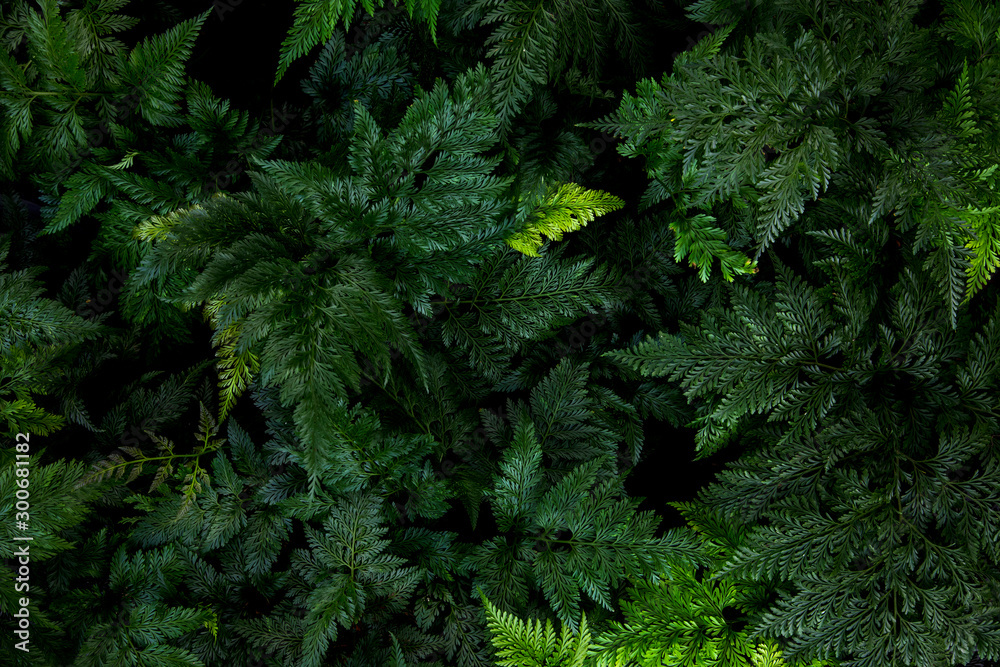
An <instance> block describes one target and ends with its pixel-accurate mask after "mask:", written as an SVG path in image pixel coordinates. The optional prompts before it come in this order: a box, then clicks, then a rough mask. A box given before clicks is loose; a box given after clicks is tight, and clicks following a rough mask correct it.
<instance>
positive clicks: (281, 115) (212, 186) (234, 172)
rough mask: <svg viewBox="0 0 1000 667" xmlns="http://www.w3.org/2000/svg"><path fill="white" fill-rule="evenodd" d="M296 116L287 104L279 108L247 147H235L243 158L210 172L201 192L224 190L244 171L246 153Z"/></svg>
mask: <svg viewBox="0 0 1000 667" xmlns="http://www.w3.org/2000/svg"><path fill="white" fill-rule="evenodd" d="M298 117H299V114H298V113H296V112H294V111H289V110H288V108H287V106H286V107H284V108H282V109H279V110H278V111H277V112H276V113H273V114H272V116H271V124H270V126H269V127H265V128H264V129H263V130H261V131H260V132H259V133H258V134H257V136H255V137H254V138H253V141H252V142H251V143H250V145H249V146H248V147H246V146H241V147H239V148H238V149H236V153H237V154H238V155H239V157H240V158H243V159H242V160H240V159H238V158H233V159H232V160H230V161H229V162H227V163H226V166H225V167H224V168H223V169H222V170H221V171H213V172H210V173H209V175H208V180H206V181H205V183H204V184H203V185H202V192H203V193H204V194H205V195H206V196H211V195H214V194H215V193H216V192H218V191H219V190H224V189H225V188H228V187H229V186H230V185H232V183H233V181H234V180H235V179H236V177H237V176H239V175H240V174H242V173H243V172H244V171H246V167H245V166H244V165H243V163H244V162H246V161H247V154H248V153H249V152H251V151H255V150H257V149H258V148H260V147H261V146H263V145H264V143H265V142H267V141H270V139H271V138H272V137H274V135H276V134H280V133H281V132H284V131H285V129H286V128H287V127H288V124H289V123H291V122H292V121H293V120H295V119H296V118H298ZM275 120H278V121H279V122H278V124H275Z"/></svg>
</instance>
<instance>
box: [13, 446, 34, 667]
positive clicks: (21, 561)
mask: <svg viewBox="0 0 1000 667" xmlns="http://www.w3.org/2000/svg"><path fill="white" fill-rule="evenodd" d="M30 439H31V438H30V436H29V435H28V434H27V433H18V434H17V436H16V440H17V442H16V444H15V445H14V450H15V451H16V452H17V454H15V456H14V459H15V460H14V465H15V468H14V476H15V478H16V482H15V484H16V485H17V487H18V488H17V489H16V490H15V491H14V497H15V498H17V500H16V501H15V503H14V510H15V511H14V527H15V529H16V530H17V531H18V532H20V533H21V534H20V535H15V536H14V540H16V541H17V542H24V544H19V545H18V546H17V549H16V550H15V551H14V556H15V557H17V570H16V572H15V574H17V576H16V577H15V578H14V591H15V592H16V593H28V592H30V591H31V585H30V583H29V581H30V574H31V568H30V567H29V565H30V563H31V553H30V549H29V545H28V544H26V543H27V542H30V541H31V540H32V537H31V536H30V535H25V534H24V533H26V532H27V530H28V528H29V526H30V524H31V514H30V513H29V510H30V509H31V504H30V503H29V502H28V501H29V499H30V498H31V493H30V491H29V489H28V487H29V486H30V484H31V482H30V475H31V470H30V467H29V466H30V462H31V460H30V454H29V441H30ZM30 604H31V598H29V597H22V598H18V600H17V611H15V612H14V614H13V616H14V618H16V619H17V627H16V628H15V630H14V635H15V636H16V637H17V639H20V640H21V641H19V642H15V643H14V646H15V648H17V650H19V651H24V652H25V653H28V652H29V649H28V643H29V642H30V641H31V620H30V619H31V612H30V611H29V610H28V607H29V605H30Z"/></svg>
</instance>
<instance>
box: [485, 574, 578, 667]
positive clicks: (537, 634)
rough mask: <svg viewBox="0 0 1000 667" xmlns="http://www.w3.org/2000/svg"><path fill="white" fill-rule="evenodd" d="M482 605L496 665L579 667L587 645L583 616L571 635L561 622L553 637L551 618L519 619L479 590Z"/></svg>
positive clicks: (500, 666) (515, 666)
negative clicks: (577, 629)
mask: <svg viewBox="0 0 1000 667" xmlns="http://www.w3.org/2000/svg"><path fill="white" fill-rule="evenodd" d="M479 593H480V595H481V596H482V598H483V605H484V607H485V608H486V619H487V627H489V629H490V633H491V635H492V637H491V641H492V642H493V646H495V647H496V649H497V657H498V658H499V661H498V662H497V667H583V666H584V664H585V662H584V660H585V659H586V656H587V652H588V650H589V648H590V646H591V641H590V640H591V636H590V629H589V628H588V627H587V617H586V615H584V616H583V617H582V618H581V620H580V632H579V633H578V634H576V635H575V636H574V635H573V634H572V633H570V631H569V628H568V627H566V626H565V625H564V626H563V628H562V632H561V633H560V635H559V637H558V638H556V631H555V628H553V626H552V621H548V620H547V621H545V626H544V627H543V626H542V622H541V620H538V619H536V620H535V622H534V624H532V622H531V621H522V620H521V619H519V618H517V617H516V616H514V615H513V614H508V613H507V612H504V611H502V610H499V609H497V608H496V606H494V605H493V603H492V602H490V601H489V599H488V598H487V597H486V595H484V594H483V592H482V591H480V592H479Z"/></svg>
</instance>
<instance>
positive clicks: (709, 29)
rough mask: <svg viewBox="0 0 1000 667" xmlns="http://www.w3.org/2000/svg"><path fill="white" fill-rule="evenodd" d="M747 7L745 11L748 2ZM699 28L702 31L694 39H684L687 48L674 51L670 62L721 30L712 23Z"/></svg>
mask: <svg viewBox="0 0 1000 667" xmlns="http://www.w3.org/2000/svg"><path fill="white" fill-rule="evenodd" d="M747 5H748V8H747V11H749V2H748V3H747ZM701 27H702V30H701V31H700V32H699V33H698V34H697V35H695V36H694V37H692V36H691V35H688V36H687V37H686V39H687V46H686V47H685V48H684V49H682V50H680V51H674V52H673V53H671V54H670V59H671V61H673V60H677V56H679V55H680V54H682V53H684V52H686V51H690V50H691V49H692V48H694V47H695V46H696V45H697V44H698V42H700V41H701V40H703V39H705V38H706V37H709V36H711V35H714V34H715V31H716V30H718V29H719V28H721V27H722V26H721V25H715V24H712V23H702V24H701Z"/></svg>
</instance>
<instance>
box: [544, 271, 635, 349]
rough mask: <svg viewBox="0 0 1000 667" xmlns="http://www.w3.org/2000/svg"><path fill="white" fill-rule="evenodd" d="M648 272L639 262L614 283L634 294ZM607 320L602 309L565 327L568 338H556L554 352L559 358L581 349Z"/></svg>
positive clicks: (606, 315)
mask: <svg viewBox="0 0 1000 667" xmlns="http://www.w3.org/2000/svg"><path fill="white" fill-rule="evenodd" d="M650 274H651V272H650V270H649V269H648V268H647V267H646V265H644V264H641V265H639V267H638V268H636V269H633V270H632V271H630V272H629V273H627V274H625V275H623V276H621V277H620V278H619V279H618V280H616V281H615V283H614V285H615V287H618V288H622V289H624V290H626V292H627V293H630V294H635V293H636V292H638V291H640V290H641V289H642V287H643V286H644V285H645V284H646V283H647V282H648V281H649V278H650ZM607 322H608V314H607V311H606V310H603V309H602V310H601V311H600V312H598V313H592V314H591V315H589V316H588V317H587V319H585V320H584V321H583V322H581V323H580V324H578V325H573V326H568V327H566V328H565V329H564V331H565V332H567V333H568V334H569V340H568V341H567V342H563V341H562V340H561V339H560V338H556V341H557V342H556V353H557V354H558V355H559V358H560V359H562V358H563V357H565V356H567V355H569V354H572V353H573V352H579V351H580V350H582V349H583V348H584V347H585V346H586V345H587V341H589V340H590V339H591V338H593V337H594V335H595V334H596V333H597V332H598V331H599V330H600V329H601V327H603V326H604V325H605V324H607Z"/></svg>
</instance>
